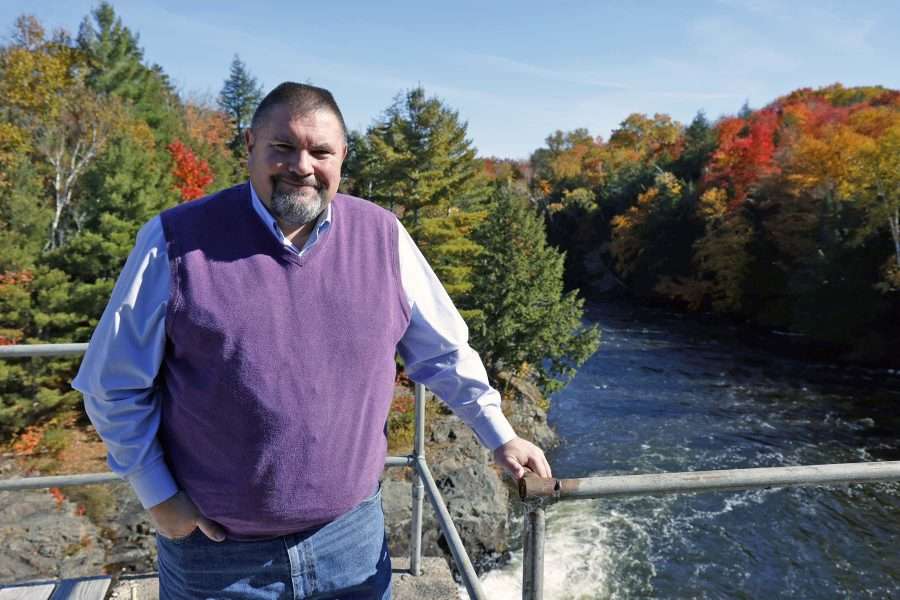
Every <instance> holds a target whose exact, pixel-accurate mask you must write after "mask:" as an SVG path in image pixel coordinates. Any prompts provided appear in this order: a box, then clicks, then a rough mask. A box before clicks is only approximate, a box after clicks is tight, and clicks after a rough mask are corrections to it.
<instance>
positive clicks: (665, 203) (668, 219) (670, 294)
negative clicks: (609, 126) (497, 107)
mask: <svg viewBox="0 0 900 600" xmlns="http://www.w3.org/2000/svg"><path fill="white" fill-rule="evenodd" d="M501 164H502V163H501ZM503 168H506V169H508V168H509V167H508V165H507V166H504V167H503ZM519 171H522V172H527V173H528V175H529V179H530V181H531V186H530V189H531V190H532V193H533V195H534V197H535V198H536V199H537V203H538V205H539V206H540V207H542V208H543V210H544V212H545V215H546V218H547V223H548V227H549V229H548V231H549V237H550V240H551V242H552V243H553V244H554V245H556V246H557V247H559V248H561V249H563V250H565V251H566V253H567V259H566V274H567V283H568V285H569V286H570V287H580V288H581V289H582V290H584V291H585V292H587V293H589V294H591V293H602V292H604V291H609V290H610V289H611V288H615V287H624V288H626V289H627V290H628V292H629V293H630V294H633V295H634V296H637V297H638V298H643V299H645V300H649V301H664V302H669V303H677V304H679V305H682V306H684V307H686V308H688V309H690V310H698V311H710V310H711V311H715V312H717V313H723V314H727V315H733V316H736V317H739V318H741V319H744V320H746V321H749V322H752V323H757V324H759V325H762V326H764V327H766V328H769V329H776V330H781V331H785V332H791V333H794V334H801V339H805V340H806V344H807V348H808V349H810V350H812V351H815V350H817V349H827V350H829V351H830V353H831V355H832V356H842V357H844V358H850V359H854V360H865V361H869V360H875V361H882V362H889V363H893V364H898V362H900V223H898V217H900V92H898V91H897V90H889V89H885V88H883V87H857V88H844V87H842V86H841V85H839V84H835V85H831V86H829V87H826V88H822V89H818V90H811V89H800V90H797V91H795V92H793V93H791V94H789V95H787V96H785V97H783V98H778V99H777V100H775V101H773V102H772V103H771V104H769V105H768V106H765V107H764V108H761V109H759V110H750V109H749V108H747V107H746V106H745V107H744V109H742V110H741V111H740V113H739V114H738V115H737V116H733V117H723V118H720V119H719V120H717V121H716V122H715V123H710V122H709V121H708V120H707V119H706V117H705V116H704V115H703V114H702V113H699V114H698V115H697V116H696V118H695V119H694V120H693V121H692V122H691V123H690V124H689V125H688V126H687V127H685V126H683V125H681V124H680V123H678V122H675V121H673V120H672V119H671V118H670V117H669V116H667V115H663V114H657V115H654V116H653V117H647V116H645V115H641V114H633V115H631V116H629V117H628V118H627V119H625V120H624V121H623V122H622V124H621V125H620V127H619V128H618V129H616V130H615V131H613V133H612V135H611V136H610V138H609V140H608V141H603V140H601V139H599V138H594V137H592V136H591V135H589V133H588V132H587V131H586V130H583V129H579V130H575V131H572V132H568V133H563V132H556V133H554V134H553V135H551V136H550V137H548V138H547V143H546V147H544V148H541V149H539V150H537V151H536V152H534V154H533V155H532V156H531V160H530V162H529V164H528V165H526V166H523V167H521V168H520V169H519ZM794 339H796V338H794Z"/></svg>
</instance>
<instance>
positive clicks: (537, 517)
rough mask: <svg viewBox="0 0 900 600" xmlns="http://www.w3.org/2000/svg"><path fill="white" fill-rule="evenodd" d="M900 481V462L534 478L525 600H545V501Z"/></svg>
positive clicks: (526, 482)
mask: <svg viewBox="0 0 900 600" xmlns="http://www.w3.org/2000/svg"><path fill="white" fill-rule="evenodd" d="M898 480H900V461H884V462H865V463H845V464H837V465H809V466H800V467H766V468H756V469H723V470H718V471H692V472H687V473H652V474H647V475H612V476H609V477H585V478H582V479H541V478H540V477H537V476H535V475H531V474H529V475H527V476H525V477H523V478H522V479H520V480H519V497H520V498H522V500H524V501H526V503H527V505H528V506H529V509H528V513H527V516H526V519H525V523H524V526H525V532H524V536H523V538H524V540H525V548H524V562H523V567H522V598H523V600H541V598H542V597H543V589H542V587H543V586H542V583H543V572H544V554H543V543H544V534H545V527H546V525H545V517H544V510H543V508H542V507H541V506H540V501H539V499H540V498H547V497H551V498H558V499H560V500H575V499H579V498H611V497H618V496H649V495H654V494H685V493H696V492H717V491H737V490H748V489H756V488H773V487H788V486H790V487H794V486H809V485H840V484H848V483H873V482H880V481H898Z"/></svg>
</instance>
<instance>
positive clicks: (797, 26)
mask: <svg viewBox="0 0 900 600" xmlns="http://www.w3.org/2000/svg"><path fill="white" fill-rule="evenodd" d="M112 4H113V5H114V6H115V8H116V11H117V13H118V14H119V15H120V16H121V17H122V20H123V22H124V23H125V25H127V26H128V27H129V28H131V29H132V30H133V31H136V32H137V33H138V34H139V36H140V41H141V45H142V46H143V48H144V51H145V57H146V58H147V59H148V60H149V61H151V62H155V63H158V64H160V65H161V66H162V67H163V69H164V70H165V71H166V73H168V74H169V76H170V77H171V78H172V80H173V82H174V83H175V84H176V85H177V87H178V89H179V91H180V92H182V93H183V94H185V95H197V96H208V97H209V98H214V97H215V95H216V93H217V92H218V91H219V90H220V89H221V87H222V83H223V81H224V80H225V78H226V77H227V76H228V67H229V64H230V63H231V59H232V57H233V56H234V54H235V53H237V54H239V55H240V56H241V58H242V59H243V60H244V62H246V64H247V66H248V67H249V69H250V71H251V72H252V73H253V74H254V75H255V76H256V77H257V78H258V79H259V81H260V82H261V83H262V84H263V85H264V87H265V88H266V89H270V88H271V87H274V86H275V85H277V84H278V83H279V82H281V81H284V80H294V81H310V82H312V83H315V84H316V85H321V86H324V87H327V88H329V89H331V90H332V91H333V92H334V94H335V97H336V98H337V100H338V102H339V103H340V105H341V107H342V110H343V111H344V113H345V117H346V120H347V123H348V125H349V126H350V127H352V128H354V129H365V128H366V127H367V126H368V125H370V124H371V123H372V121H373V120H374V119H376V118H377V117H378V116H379V115H380V114H381V113H382V112H383V111H384V109H385V108H386V107H387V106H389V105H390V104H391V102H392V100H393V98H394V97H395V96H396V95H397V94H398V93H400V92H402V91H403V90H406V89H409V88H411V87H414V86H416V85H418V84H421V85H423V86H424V87H425V89H426V91H427V92H428V93H429V94H431V95H437V96H439V97H440V98H441V99H442V100H444V102H446V103H447V104H448V105H449V106H451V107H452V108H453V109H455V110H457V111H459V113H460V116H461V117H462V119H463V120H465V121H467V122H468V125H469V130H468V131H469V137H470V138H471V139H472V140H473V142H474V144H475V146H476V147H477V148H478V150H479V153H480V154H481V155H483V156H487V155H495V156H502V157H511V158H526V157H527V156H528V155H529V154H530V153H531V152H532V151H533V150H535V149H536V148H538V147H540V146H541V145H543V141H544V139H545V138H546V136H547V135H548V134H550V133H551V132H553V131H554V130H556V129H562V130H570V129H574V128H576V127H586V128H588V129H589V130H590V131H591V133H592V134H594V135H601V136H603V137H604V138H606V137H608V136H609V132H610V130H611V129H613V128H615V126H616V125H617V124H618V123H619V122H620V121H622V119H624V118H625V117H626V116H627V115H628V114H630V113H632V112H644V113H650V114H652V113H656V112H664V113H668V114H670V115H672V116H673V117H674V118H676V119H678V120H680V121H682V122H687V121H690V119H691V118H692V117H693V115H694V114H695V113H696V112H697V110H699V109H703V110H705V112H706V114H707V116H709V117H710V118H715V117H718V116H720V115H722V114H733V113H735V112H736V111H737V110H738V109H739V108H740V107H741V105H742V104H743V103H744V101H745V100H746V101H749V103H750V106H752V107H759V106H762V105H764V104H766V103H768V102H770V101H771V100H773V99H774V98H776V97H778V96H780V95H782V94H785V93H787V92H789V91H791V90H793V89H796V88H798V87H804V86H811V87H818V86H822V85H828V84H830V83H833V82H836V81H839V82H841V83H843V84H844V85H848V86H849V85H867V84H880V85H884V86H887V87H891V88H894V89H897V88H900V34H898V32H900V2H898V1H896V0H883V1H861V2H855V3H851V2H830V1H827V0H819V1H817V2H805V1H797V0H795V1H792V2H788V1H784V2H777V1H774V0H719V1H708V2H690V1H681V2H676V1H671V2H650V1H646V2H624V1H623V2H612V1H610V2H567V1H558V2H552V3H551V2H541V3H537V2H528V1H525V0H520V1H519V2H500V1H498V2H488V1H485V0H481V1H479V2H475V1H468V0H453V1H452V2H449V1H444V2H434V3H430V2H425V1H424V0H419V1H418V2H392V1H390V0H382V1H378V2H376V1H372V2H339V1H338V0H334V1H333V2H316V3H311V2H302V1H299V0H294V1H292V2H280V1H279V2H267V1H265V0H256V1H255V2H247V1H244V2H231V1H228V0H218V1H209V0H198V1H191V0H181V1H178V2H176V1H171V0H158V1H144V2H137V1H133V0H114V1H113V2H112ZM96 5H97V1H95V0H59V1H56V2H51V1H48V0H28V1H23V0H12V1H11V0H5V1H4V2H3V3H2V4H0V33H2V34H3V37H4V40H5V39H6V38H8V32H9V31H10V29H11V26H12V23H13V20H14V18H15V16H16V15H18V14H20V13H22V12H30V13H32V14H35V15H36V16H37V17H38V18H39V19H40V20H41V21H42V22H43V23H44V24H45V26H47V27H48V28H54V27H64V28H66V29H68V30H70V31H72V32H75V31H77V28H78V24H79V22H80V21H81V19H82V18H83V17H84V16H85V15H86V14H88V12H89V11H90V10H91V9H92V8H93V7H94V6H96ZM4 28H5V30H4Z"/></svg>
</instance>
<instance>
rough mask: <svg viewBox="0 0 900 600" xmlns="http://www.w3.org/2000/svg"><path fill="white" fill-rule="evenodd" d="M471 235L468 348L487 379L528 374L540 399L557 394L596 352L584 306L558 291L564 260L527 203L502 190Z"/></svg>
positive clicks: (593, 330)
mask: <svg viewBox="0 0 900 600" xmlns="http://www.w3.org/2000/svg"><path fill="white" fill-rule="evenodd" d="M493 200H494V204H493V208H492V210H491V213H490V215H489V216H488V217H487V219H486V220H485V221H484V223H482V225H481V226H480V227H479V228H478V229H477V230H476V231H475V234H474V238H475V241H476V242H478V243H479V244H480V245H481V246H482V247H483V249H484V250H483V251H482V253H481V254H480V255H479V257H478V259H477V261H476V263H475V264H476V268H475V274H476V277H475V280H474V286H473V288H472V292H471V297H472V304H473V307H474V308H476V309H478V310H480V311H481V317H480V318H479V319H477V320H476V321H475V322H473V323H472V324H471V331H472V345H473V347H475V348H477V349H478V351H479V352H480V353H481V355H482V357H483V358H484V360H485V364H486V365H487V366H488V369H489V370H490V371H491V373H492V374H493V375H494V376H496V374H497V373H498V372H499V371H501V370H506V371H511V372H514V373H518V374H520V375H528V374H531V375H533V376H534V377H535V379H536V380H537V383H538V385H539V386H540V388H541V389H542V391H543V392H544V393H550V392H553V391H554V390H556V389H558V388H560V387H562V385H564V383H565V380H566V379H568V378H570V377H571V376H573V375H574V374H575V369H576V368H577V367H578V366H579V365H580V364H582V363H583V362H584V361H585V360H587V358H588V357H589V356H590V355H591V354H593V353H594V351H596V349H597V346H598V343H599V330H598V329H597V327H596V326H592V327H585V326H584V325H582V323H581V318H582V314H583V309H582V307H583V303H584V302H583V300H581V299H580V298H578V296H577V291H571V292H568V293H565V292H564V291H563V261H564V255H563V254H562V253H560V252H558V251H557V250H555V249H554V248H552V247H550V246H548V245H547V242H546V239H545V234H544V225H543V223H542V221H541V219H540V218H539V216H538V215H537V214H535V212H534V211H533V210H532V209H531V207H530V206H529V205H528V200H527V198H524V197H522V196H521V195H517V194H516V193H515V192H514V191H512V190H511V189H510V188H508V187H501V188H499V189H498V190H497V192H496V194H495V197H494V198H493Z"/></svg>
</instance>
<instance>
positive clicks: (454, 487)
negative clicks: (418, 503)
mask: <svg viewBox="0 0 900 600" xmlns="http://www.w3.org/2000/svg"><path fill="white" fill-rule="evenodd" d="M502 383H503V384H507V383H508V385H507V392H506V394H505V399H504V412H506V414H507V415H509V416H510V421H511V422H512V423H513V426H514V427H515V429H516V431H517V432H519V434H520V435H521V436H522V437H525V438H526V439H530V440H532V441H534V442H535V443H537V444H539V445H541V446H542V447H544V448H547V447H549V446H551V445H553V444H554V443H555V441H556V436H555V434H554V433H553V432H552V431H551V430H550V429H549V427H548V426H547V419H546V414H545V412H544V410H543V409H542V408H541V407H542V406H543V405H544V403H545V402H544V400H543V399H542V397H541V395H540V393H539V392H538V390H537V388H535V387H534V386H532V385H531V384H529V383H527V382H525V381H522V380H519V379H517V378H512V379H511V380H510V379H509V378H504V380H503V382H502ZM426 454H427V459H428V464H429V467H430V468H431V471H432V474H433V475H434V478H435V480H436V482H437V485H438V487H439V488H440V490H441V494H442V495H443V497H444V501H445V503H446V504H447V508H448V510H449V511H450V515H451V517H452V518H453V521H454V523H455V524H456V527H457V529H458V530H459V533H460V535H461V537H462V539H463V543H464V545H465V547H466V550H467V551H468V552H469V555H470V557H471V558H472V560H473V562H474V563H475V565H476V568H477V569H478V570H479V571H481V570H484V569H488V568H491V567H493V566H495V565H496V564H498V563H501V562H503V561H505V560H506V558H507V556H508V550H509V543H510V539H511V538H512V539H515V537H517V536H518V532H511V531H510V522H511V514H512V513H513V511H514V510H515V506H516V504H517V503H518V501H517V500H515V499H514V495H515V490H514V487H513V482H512V481H511V479H510V478H509V477H508V476H501V474H500V473H499V472H498V470H497V468H496V467H494V465H493V464H492V461H491V456H490V452H488V451H487V450H486V449H484V448H483V447H481V445H480V444H479V443H478V441H477V440H476V438H475V436H474V434H473V433H472V432H471V430H470V429H469V428H468V427H466V426H465V425H464V424H463V423H462V422H461V421H460V420H459V419H458V418H456V417H455V416H453V415H452V414H449V413H446V412H444V411H438V414H437V415H430V421H429V422H428V424H427V429H426ZM17 469H18V465H17V462H16V460H15V459H14V458H13V457H11V456H5V457H2V458H0V477H2V478H4V479H5V478H10V477H15V476H18V475H19V474H20V472H19V471H18V470H17ZM408 471H409V470H408V469H402V470H400V469H394V470H389V471H388V472H387V473H386V475H385V480H384V486H383V494H384V508H385V521H386V523H387V529H388V535H389V538H390V541H391V551H392V553H393V554H395V555H402V554H406V553H408V552H409V528H410V518H411V488H410V476H411V474H410V473H409V472H408ZM64 492H65V495H63V494H62V493H58V492H55V493H51V492H48V491H47V490H29V491H20V492H0V539H2V540H4V542H5V543H4V544H3V545H2V546H0V583H12V582H22V581H28V580H34V579H44V578H61V577H79V576H89V575H97V574H100V573H107V574H110V575H119V574H123V573H142V572H148V571H152V570H154V563H155V560H156V545H155V541H154V537H153V534H154V530H153V526H152V523H151V522H150V520H149V518H148V516H147V513H146V511H144V510H143V509H142V508H141V505H140V503H139V502H138V501H137V499H136V498H135V497H134V495H133V494H132V493H131V489H130V487H129V486H128V485H126V484H124V483H122V484H116V485H112V486H89V487H85V488H80V489H79V488H67V489H66V490H64ZM425 504H426V507H425V511H424V513H425V514H424V523H423V553H424V554H425V555H434V556H440V555H446V556H448V557H449V551H448V549H447V546H446V543H445V542H444V540H443V536H442V535H441V532H440V527H439V526H438V524H437V521H436V520H435V518H434V512H433V510H432V509H431V507H430V506H429V505H428V502H427V500H426V502H425Z"/></svg>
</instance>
